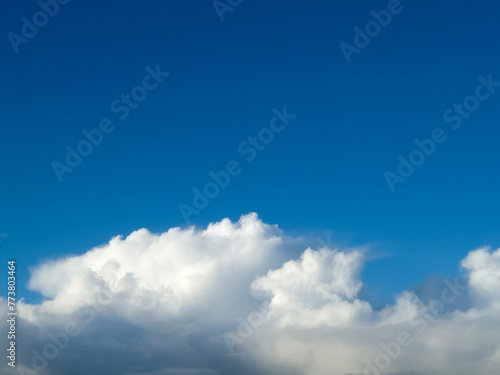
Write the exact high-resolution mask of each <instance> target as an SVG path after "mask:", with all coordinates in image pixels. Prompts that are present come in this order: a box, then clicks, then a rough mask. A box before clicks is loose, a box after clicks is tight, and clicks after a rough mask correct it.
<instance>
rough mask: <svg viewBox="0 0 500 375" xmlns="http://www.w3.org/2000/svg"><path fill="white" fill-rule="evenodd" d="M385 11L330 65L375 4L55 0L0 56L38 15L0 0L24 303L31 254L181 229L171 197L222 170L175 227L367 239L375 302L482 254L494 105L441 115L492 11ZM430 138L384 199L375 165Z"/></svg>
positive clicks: (492, 215)
mask: <svg viewBox="0 0 500 375" xmlns="http://www.w3.org/2000/svg"><path fill="white" fill-rule="evenodd" d="M402 7H403V8H404V9H403V11H402V12H401V13H400V14H397V15H393V18H392V20H391V22H390V23H389V25H388V26H387V27H386V28H384V29H382V30H381V32H380V34H379V35H378V36H376V37H375V38H373V40H372V41H371V43H370V44H369V45H368V46H367V47H366V48H363V49H362V51H361V53H359V54H355V55H353V56H352V62H351V63H350V64H349V63H347V62H346V59H345V58H344V56H343V54H342V51H341V50H340V48H339V44H340V43H341V42H343V41H344V42H347V43H350V44H352V43H353V38H354V34H355V32H354V30H353V28H354V27H356V26H359V27H360V28H363V27H364V25H365V24H366V23H367V22H368V21H370V20H371V19H372V16H371V15H370V11H371V10H377V11H378V10H380V9H386V8H387V2H386V1H376V2H371V3H370V4H367V3H365V2H362V1H333V2H327V1H309V2H290V1H273V2H251V1H243V2H242V3H241V4H240V5H238V6H236V7H235V8H234V10H233V11H232V12H227V13H225V14H224V20H223V21H221V20H220V18H219V17H218V15H217V13H216V11H215V9H214V7H213V5H212V3H211V2H209V1H206V2H199V3H197V4H196V5H193V4H185V3H184V2H162V1H150V2H138V1H125V2H120V4H119V5H117V4H115V3H111V2H104V3H103V2H98V1H92V0H90V1H85V2H79V1H74V0H73V1H71V2H69V3H68V4H66V5H61V7H60V9H59V13H58V14H57V15H56V16H55V17H54V18H51V19H50V20H49V22H48V24H47V25H46V26H44V27H42V28H40V30H39V32H38V34H37V35H36V36H35V37H34V38H33V39H31V40H29V43H27V44H22V45H20V46H19V52H18V53H17V54H16V53H15V52H14V50H13V48H12V46H11V43H9V40H8V38H7V34H8V33H9V32H14V33H17V34H20V33H21V26H22V21H21V18H22V17H24V16H26V17H28V18H30V17H32V15H33V14H34V13H35V12H37V11H38V10H39V6H38V5H37V3H36V2H35V1H29V2H9V3H7V4H4V11H3V12H2V14H1V16H0V17H1V18H2V20H1V21H2V22H1V25H2V30H3V34H4V38H3V43H1V44H0V48H1V49H2V59H1V60H0V67H1V69H2V71H3V75H2V77H3V79H2V90H1V92H0V99H1V102H2V108H3V110H2V119H1V120H2V127H1V134H0V139H1V144H2V145H1V147H0V156H1V157H0V160H1V168H2V176H3V183H2V185H1V187H0V189H1V192H2V194H1V195H0V197H1V200H2V204H1V207H2V215H1V216H0V232H2V233H7V234H8V237H7V238H6V239H4V240H3V241H2V243H1V244H0V246H1V248H2V254H3V255H2V257H3V259H4V261H5V260H6V259H7V258H10V257H15V258H16V259H17V260H18V264H19V277H20V280H21V282H22V283H24V285H23V286H21V288H22V289H21V290H23V291H24V292H25V293H26V296H27V297H28V300H36V299H37V298H38V297H37V295H35V294H30V293H28V292H27V291H25V290H24V286H25V284H26V283H27V280H28V277H29V274H28V269H29V268H30V267H33V266H35V265H36V264H39V263H40V262H42V261H44V260H46V259H49V258H58V257H62V256H66V255H68V254H82V253H83V252H85V251H87V250H88V249H90V248H92V247H94V246H97V245H99V244H101V243H105V242H107V241H108V240H109V239H110V238H111V237H113V236H115V235H117V234H123V235H127V234H129V233H130V232H132V231H134V230H136V229H138V228H143V227H145V228H148V229H149V230H151V231H152V232H162V231H165V230H166V229H168V228H170V227H175V226H186V223H185V222H184V219H183V217H182V215H181V214H180V212H179V208H178V206H179V204H180V203H186V204H189V203H190V201H191V199H192V196H193V193H192V188H203V186H204V185H205V184H206V183H207V182H208V181H210V177H209V175H208V173H209V172H210V171H214V172H216V171H219V170H222V169H224V168H225V166H226V163H227V162H228V161H230V160H238V161H241V166H242V168H243V170H242V172H241V173H240V174H239V175H237V176H235V177H234V178H232V179H231V182H230V184H229V185H228V186H227V187H226V188H224V189H222V191H221V192H220V194H219V195H218V196H217V197H216V198H214V199H212V200H211V201H210V204H209V205H208V207H207V208H205V209H203V210H201V212H200V213H199V215H193V216H192V217H191V222H192V223H193V224H195V225H199V226H201V227H203V226H206V225H207V224H208V223H209V222H214V221H219V220H220V219H222V218H224V217H229V218H231V219H232V220H237V219H238V218H239V216H240V215H242V214H245V213H248V212H257V213H258V214H259V217H260V218H262V220H263V221H264V222H266V223H272V224H274V223H276V224H278V225H279V226H280V227H281V228H282V229H284V230H285V232H287V233H288V234H291V235H313V236H320V237H321V236H323V237H325V236H326V233H333V236H334V238H335V239H336V240H338V241H339V242H341V243H345V244H349V245H363V244H366V243H372V244H374V247H375V250H377V251H378V252H379V253H383V254H385V255H386V256H385V257H383V258H380V259H377V260H374V261H372V262H368V263H367V264H366V266H365V269H364V271H363V272H364V274H363V275H364V276H363V279H364V282H365V283H366V284H367V285H368V284H369V285H371V288H373V291H374V293H375V291H377V292H376V293H379V294H380V295H379V296H374V297H373V298H375V299H376V298H383V296H385V295H392V293H394V292H396V291H401V290H405V289H407V288H411V287H413V286H415V285H416V284H418V283H419V282H420V281H421V280H423V279H425V278H426V277H427V276H428V275H431V274H436V273H437V274H446V275H448V274H455V273H456V272H457V268H458V264H459V261H460V259H462V258H464V256H465V255H466V254H467V253H468V251H470V250H471V249H473V248H476V247H479V246H481V245H484V244H489V245H491V246H499V244H500V234H499V231H498V227H499V218H498V213H497V210H498V205H499V203H500V201H499V198H498V191H499V188H500V179H499V178H498V173H497V171H498V153H497V152H498V138H497V137H496V135H497V134H498V126H499V114H498V103H499V102H500V92H496V93H492V95H491V96H490V98H489V99H487V100H485V101H482V102H481V103H480V106H479V108H478V109H477V110H476V111H475V112H474V113H472V114H471V116H470V118H468V119H467V120H465V121H464V122H463V125H462V126H461V127H460V129H457V130H456V131H452V130H450V124H447V123H445V122H444V121H443V118H442V117H443V113H444V112H445V111H446V110H447V109H448V108H451V107H452V106H453V103H462V102H463V100H464V98H466V97H467V96H468V95H471V94H473V93H474V90H475V88H476V86H477V85H478V80H477V77H478V76H480V75H482V76H484V77H487V76H488V75H489V74H492V77H493V79H495V80H500V68H499V66H498V61H499V57H500V52H499V50H498V48H497V47H496V43H495V41H497V40H498V37H499V36H500V30H499V29H498V22H497V21H498V20H497V15H498V11H499V10H500V5H499V4H498V3H497V2H494V1H479V2H474V3H472V2H459V3H457V2H451V1H444V2H439V3H435V2H429V1H420V0H419V1H416V0H415V1H404V2H402ZM157 64H159V65H160V67H161V69H162V71H166V72H169V73H170V75H169V76H168V78H165V79H164V81H163V82H162V83H161V84H160V85H159V86H158V87H157V88H156V89H154V90H152V91H150V92H148V97H147V99H146V100H145V101H144V102H142V103H140V105H139V106H138V107H137V108H136V109H134V110H132V111H131V112H130V115H129V116H128V117H127V118H126V119H125V120H123V121H121V120H119V119H118V116H117V114H116V113H113V112H112V111H111V110H110V104H111V103H112V102H113V101H114V100H115V99H117V98H119V97H120V95H121V94H122V93H127V92H130V90H131V89H132V88H134V87H135V86H136V85H138V84H140V83H141V82H142V79H143V77H144V76H145V74H146V73H147V72H146V70H145V68H146V67H147V66H151V67H155V66H156V65H157ZM284 106H286V107H287V109H288V111H289V112H290V113H293V114H296V116H297V117H296V118H295V119H294V120H293V121H291V123H290V125H289V126H287V128H286V130H284V131H283V132H281V133H278V134H276V135H275V139H274V140H273V141H272V142H271V143H270V144H269V145H267V146H266V148H265V150H263V151H262V152H259V153H258V155H257V157H256V158H255V160H253V161H252V162H251V163H247V162H245V161H244V157H243V156H241V155H240V154H239V153H238V151H237V147H238V145H239V144H240V143H241V142H243V141H245V140H246V139H247V137H248V136H252V135H256V134H257V133H258V132H259V131H260V129H262V128H264V127H266V126H268V124H269V120H270V119H271V118H272V116H273V112H272V110H273V108H278V109H282V108H283V107H284ZM105 117H108V118H111V119H113V121H114V124H115V125H116V129H115V130H114V131H113V132H112V133H110V134H106V135H105V136H104V140H103V142H102V143H101V144H100V145H99V146H96V147H95V149H94V150H93V152H92V153H91V154H90V155H89V156H87V157H85V158H84V160H83V162H82V163H81V165H79V166H78V167H77V168H75V169H74V171H73V172H72V173H68V174H65V175H64V180H63V182H59V181H58V179H57V177H56V175H55V173H54V171H53V170H52V167H51V163H52V162H54V161H59V162H63V161H64V158H65V156H66V151H65V147H66V146H68V145H69V146H71V147H76V145H77V144H78V142H80V141H81V140H82V139H83V137H82V130H84V129H87V130H90V129H93V128H96V127H98V125H99V121H100V120H101V119H102V118H105ZM436 127H442V128H444V129H446V130H447V132H448V135H449V139H448V140H447V141H446V142H445V143H443V144H439V145H438V146H437V148H436V151H435V153H434V154H433V155H431V156H429V157H428V158H427V159H426V160H425V162H424V164H423V165H421V166H419V167H418V168H416V170H415V172H414V173H413V174H412V175H411V176H410V177H409V178H408V179H407V180H406V181H405V182H404V183H401V184H398V185H397V189H396V191H395V192H391V190H390V189H389V187H388V185H387V182H386V180H385V178H384V176H383V174H384V172H385V171H388V170H389V171H395V170H396V169H397V166H398V156H399V155H403V156H404V157H407V156H408V155H409V153H410V152H411V151H412V150H414V149H415V145H414V143H413V141H414V139H415V138H418V139H423V138H428V137H430V134H431V132H432V130H433V129H435V128H436Z"/></svg>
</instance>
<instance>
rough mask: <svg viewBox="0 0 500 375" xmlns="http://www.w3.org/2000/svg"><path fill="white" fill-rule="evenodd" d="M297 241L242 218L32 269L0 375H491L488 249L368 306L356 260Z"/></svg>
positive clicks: (499, 319) (497, 333)
mask: <svg viewBox="0 0 500 375" xmlns="http://www.w3.org/2000/svg"><path fill="white" fill-rule="evenodd" d="M298 243H301V242H300V241H299V239H293V238H289V237H286V236H285V235H284V234H283V233H282V232H281V231H280V229H279V228H278V227H277V226H271V225H267V224H265V223H263V222H262V221H260V220H259V219H258V217H257V215H255V214H249V215H244V216H242V217H241V219H240V220H239V221H238V222H237V223H233V222H231V221H230V220H228V219H224V220H222V221H220V222H218V223H214V224H210V225H209V226H208V227H207V228H206V229H204V230H197V229H195V228H188V229H180V228H172V229H170V230H168V231H167V232H165V233H162V234H153V233H150V232H149V231H147V230H145V229H141V230H138V231H135V232H133V233H132V234H130V235H129V236H127V237H126V238H122V237H115V238H113V239H112V240H111V241H110V242H109V243H107V244H105V245H103V246H100V247H96V248H94V249H92V250H90V251H88V252H86V253H85V254H83V255H81V256H76V257H70V258H65V259H61V260H57V261H54V262H50V263H45V264H42V265H40V266H38V267H36V268H35V269H34V271H33V273H32V277H31V280H30V288H31V289H33V290H34V291H38V292H39V293H40V294H41V295H42V296H43V297H44V301H43V302H42V303H40V304H37V305H32V304H26V303H20V306H19V310H20V317H19V319H20V321H19V322H18V329H19V332H20V337H19V340H18V342H19V344H18V360H19V361H20V364H22V367H18V368H17V369H15V370H14V369H8V370H6V374H9V375H10V374H42V375H59V374H61V375H63V374H64V375H65V374H70V373H71V374H74V375H78V374H89V373H93V374H97V375H101V374H102V375H104V374H106V375H167V374H168V375H170V374H186V375H211V374H219V373H220V372H224V373H225V374H229V375H230V374H239V375H246V374H255V373H265V374H276V375H280V374H285V373H286V374H297V375H320V374H321V375H323V374H333V375H335V374H340V375H344V374H363V373H365V374H408V375H409V374H442V375H452V374H453V375H466V374H467V375H468V374H470V373H475V374H478V375H493V374H498V373H500V250H497V251H492V250H491V249H488V248H480V249H478V250H475V251H471V252H470V253H469V255H468V256H467V257H466V258H465V259H464V260H463V262H462V266H463V268H464V270H466V271H467V274H468V277H467V279H466V280H465V281H461V280H458V279H457V280H445V281H442V280H440V281H438V282H436V281H434V282H433V283H432V288H431V289H432V292H431V293H430V294H431V295H433V296H434V298H433V299H431V298H423V297H422V296H421V295H419V293H418V291H417V293H414V292H411V291H406V292H402V293H401V294H400V295H399V296H397V299H396V303H395V304H394V305H390V306H386V307H385V308H383V309H381V310H376V309H374V308H373V307H372V306H371V304H370V302H369V301H365V300H362V299H361V298H360V297H359V295H360V291H361V289H362V287H363V284H362V282H361V280H360V278H359V273H360V270H361V268H362V266H363V263H364V255H363V253H362V252H360V251H357V250H350V249H330V248H319V249H312V248H306V249H305V250H304V251H303V252H302V253H301V254H296V253H295V251H294V249H296V247H297V244H298ZM427 289H428V288H427ZM427 294H429V293H427ZM469 295H470V296H471V298H470V300H469ZM461 298H462V299H464V298H466V299H467V303H460V304H457V301H459V300H460V299H461ZM4 305H5V303H2V306H4ZM457 306H459V307H461V308H460V309H458V308H457ZM464 306H467V307H466V308H464ZM2 326H5V322H4V323H2ZM34 370H36V371H34Z"/></svg>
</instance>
